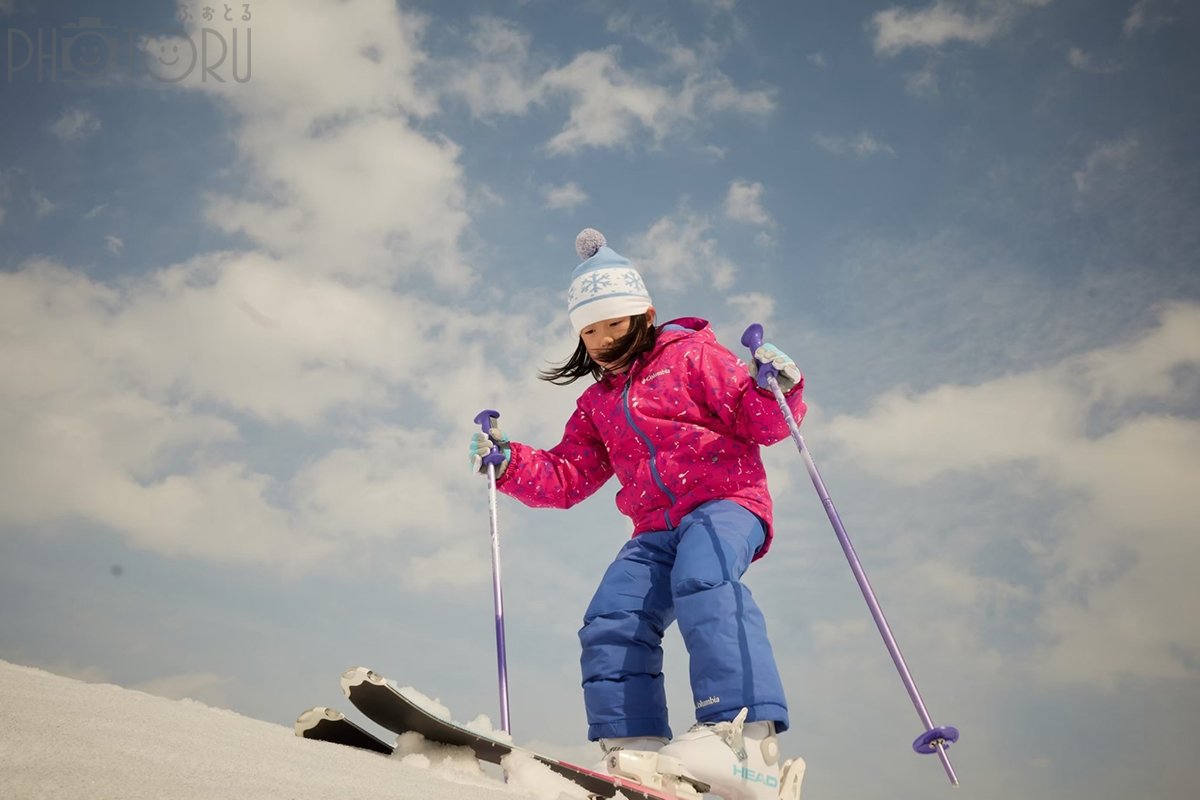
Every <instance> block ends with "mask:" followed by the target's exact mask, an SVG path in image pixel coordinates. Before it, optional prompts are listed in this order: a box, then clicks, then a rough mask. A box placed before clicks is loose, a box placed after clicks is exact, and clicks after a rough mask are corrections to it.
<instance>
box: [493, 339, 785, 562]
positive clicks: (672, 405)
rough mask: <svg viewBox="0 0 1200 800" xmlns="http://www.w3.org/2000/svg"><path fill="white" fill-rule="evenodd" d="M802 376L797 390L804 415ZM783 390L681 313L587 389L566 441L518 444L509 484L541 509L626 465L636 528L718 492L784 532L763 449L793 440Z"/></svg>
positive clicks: (677, 514)
mask: <svg viewBox="0 0 1200 800" xmlns="http://www.w3.org/2000/svg"><path fill="white" fill-rule="evenodd" d="M802 395H803V382H801V384H799V385H797V386H796V387H794V388H793V389H792V390H791V391H790V392H789V393H788V395H787V401H788V405H789V406H790V407H791V409H792V413H793V414H794V415H795V417H796V421H797V422H799V421H800V420H801V419H803V418H804V412H805V411H806V410H807V409H806V406H805V405H804V400H803V397H802ZM788 435H789V434H788V428H787V423H786V422H785V421H784V419H783V414H782V413H780V410H779V406H778V405H777V404H776V402H775V397H774V395H772V394H771V393H770V392H769V391H767V390H765V389H759V388H758V387H756V386H755V385H754V379H753V378H752V377H751V376H750V371H749V369H747V367H746V365H745V364H743V363H742V362H741V361H739V360H738V358H737V356H735V355H734V354H733V353H731V352H730V351H729V350H728V349H726V348H725V347H724V346H722V345H721V343H720V342H718V341H717V338H716V336H714V335H713V332H712V330H711V329H710V328H709V327H708V322H707V321H705V320H702V319H697V318H694V317H687V318H683V319H677V320H674V321H672V322H669V323H667V324H666V325H664V326H663V327H662V328H661V329H660V330H659V332H658V338H657V340H656V342H655V345H654V349H653V350H651V351H650V352H649V353H646V354H643V355H642V356H641V357H639V358H638V359H637V360H636V361H635V362H634V363H633V365H632V366H631V367H630V368H629V369H628V370H627V371H626V372H625V373H624V374H622V375H606V376H605V377H604V378H602V379H601V380H599V381H597V382H596V383H595V384H594V385H592V386H589V387H588V388H587V389H586V390H584V392H583V394H582V395H580V397H579V400H578V401H577V403H576V408H575V412H574V413H573V414H572V415H571V418H570V419H569V420H567V426H566V430H565V431H564V432H563V438H562V441H561V442H559V443H558V444H557V445H555V446H554V447H552V448H550V449H549V450H538V449H535V448H532V447H529V446H528V445H524V444H521V443H520V442H512V457H511V460H510V461H509V464H508V468H507V469H506V470H505V471H504V474H503V475H502V476H501V477H500V479H499V480H498V481H497V484H496V487H497V489H499V490H500V491H501V492H503V493H505V494H507V495H509V496H510V497H514V498H516V499H517V500H520V501H521V502H522V503H524V504H525V505H528V506H534V507H537V508H570V507H571V506H573V505H575V504H576V503H578V502H580V501H581V500H584V499H585V498H587V497H589V496H591V495H592V494H593V493H594V492H595V491H596V490H598V489H599V488H600V487H601V486H602V485H604V483H605V482H606V481H607V480H608V479H609V478H610V477H611V476H612V475H613V474H614V473H615V474H616V476H617V480H619V481H620V482H621V490H620V491H619V492H617V508H618V509H619V510H620V511H621V513H623V514H625V515H626V516H628V517H629V518H630V519H632V520H633V525H634V530H633V535H634V536H637V535H638V534H640V533H645V532H647V531H658V530H668V529H671V528H674V527H675V526H676V525H678V524H679V521H680V520H681V519H682V518H683V516H684V515H686V514H687V513H688V512H690V511H692V510H693V509H694V508H696V507H697V506H699V505H700V504H702V503H705V502H708V501H709V500H719V499H724V500H732V501H734V502H736V503H738V504H740V505H742V506H743V507H744V508H746V509H748V510H749V511H751V512H753V513H754V514H756V515H758V517H759V518H760V519H762V520H763V522H764V523H765V524H766V528H767V536H766V541H765V543H764V544H763V546H762V548H760V550H759V552H758V554H757V555H756V556H755V558H761V557H762V556H763V555H764V554H766V552H767V549H768V548H769V547H770V544H771V539H772V535H773V525H772V514H771V509H772V506H771V495H770V493H769V492H768V491H767V475H766V471H765V470H764V469H763V464H762V459H761V457H760V456H759V447H760V446H763V445H770V444H774V443H775V442H778V441H780V440H781V439H785V438H787V437H788Z"/></svg>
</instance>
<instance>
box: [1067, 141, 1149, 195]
mask: <svg viewBox="0 0 1200 800" xmlns="http://www.w3.org/2000/svg"><path fill="white" fill-rule="evenodd" d="M1137 152H1138V140H1137V137H1136V136H1132V135H1130V136H1126V137H1125V138H1123V139H1118V140H1116V141H1113V142H1106V143H1104V144H1101V145H1097V146H1096V147H1095V148H1094V149H1093V150H1092V151H1091V152H1090V153H1088V155H1087V158H1086V159H1084V163H1083V166H1082V167H1081V168H1079V169H1077V170H1076V171H1075V172H1074V174H1073V176H1072V177H1073V179H1074V181H1075V189H1076V191H1078V192H1079V193H1080V194H1084V193H1086V192H1088V191H1089V190H1090V189H1091V188H1092V187H1093V185H1094V184H1095V182H1096V181H1097V180H1098V179H1099V177H1100V176H1102V175H1105V174H1107V173H1111V172H1114V171H1121V170H1124V169H1126V168H1128V167H1129V165H1130V164H1131V163H1132V161H1133V159H1134V157H1135V156H1136V154H1137Z"/></svg>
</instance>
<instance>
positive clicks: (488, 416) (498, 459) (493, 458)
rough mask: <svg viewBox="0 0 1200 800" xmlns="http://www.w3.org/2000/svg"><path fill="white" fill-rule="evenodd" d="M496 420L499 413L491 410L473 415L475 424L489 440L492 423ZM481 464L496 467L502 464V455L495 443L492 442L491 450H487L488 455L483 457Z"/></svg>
mask: <svg viewBox="0 0 1200 800" xmlns="http://www.w3.org/2000/svg"><path fill="white" fill-rule="evenodd" d="M497 419H500V412H499V411H496V410H495V409H491V408H485V409H484V410H483V411H480V412H479V413H478V414H476V415H475V424H476V425H478V426H479V427H480V428H481V429H482V430H483V434H484V435H485V436H487V437H488V439H491V438H492V421H493V420H497ZM483 463H484V464H485V465H486V464H495V465H496V466H497V467H498V466H500V465H501V464H503V463H504V453H501V452H500V445H498V444H496V443H495V441H493V442H492V449H491V450H489V451H488V454H487V455H486V456H484V457H483Z"/></svg>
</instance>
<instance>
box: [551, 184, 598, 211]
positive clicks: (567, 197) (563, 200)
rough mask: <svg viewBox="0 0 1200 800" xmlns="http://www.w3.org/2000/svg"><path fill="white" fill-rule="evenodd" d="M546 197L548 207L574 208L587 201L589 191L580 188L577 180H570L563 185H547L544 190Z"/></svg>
mask: <svg viewBox="0 0 1200 800" xmlns="http://www.w3.org/2000/svg"><path fill="white" fill-rule="evenodd" d="M542 194H543V195H544V196H545V198H546V208H553V209H572V208H575V207H576V206H579V205H582V204H583V203H586V202H587V199H588V196H587V192H585V191H584V190H583V189H580V188H579V184H577V183H575V181H568V182H567V183H564V184H563V185H562V186H547V187H546V188H545V189H543V190H542Z"/></svg>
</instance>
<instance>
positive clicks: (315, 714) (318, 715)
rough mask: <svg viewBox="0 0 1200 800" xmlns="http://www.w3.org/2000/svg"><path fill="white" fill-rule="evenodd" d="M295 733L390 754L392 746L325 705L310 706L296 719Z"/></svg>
mask: <svg viewBox="0 0 1200 800" xmlns="http://www.w3.org/2000/svg"><path fill="white" fill-rule="evenodd" d="M296 735H297V736H300V737H302V738H304V739H314V740H317V741H321V742H332V743H333V744H343V745H346V746H347V747H357V748H360V749H362V750H371V751H373V752H376V753H382V754H383V755H388V756H390V755H391V754H392V751H393V750H394V748H393V747H392V746H391V745H390V744H388V743H387V742H385V741H383V740H382V739H379V738H377V737H376V736H374V735H373V734H371V733H369V732H367V731H365V730H363V729H362V728H360V727H359V726H358V725H356V724H354V723H353V722H351V721H350V720H348V719H346V715H345V714H343V713H342V712H340V711H336V710H334V709H332V708H326V707H325V706H316V707H314V708H310V709H309V710H308V711H305V712H304V713H303V714H301V715H300V716H299V718H297V720H296Z"/></svg>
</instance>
